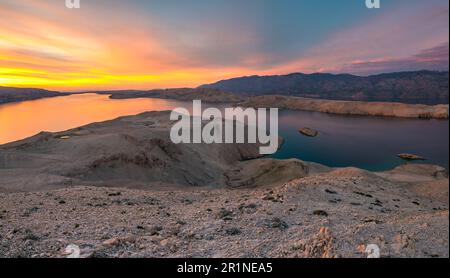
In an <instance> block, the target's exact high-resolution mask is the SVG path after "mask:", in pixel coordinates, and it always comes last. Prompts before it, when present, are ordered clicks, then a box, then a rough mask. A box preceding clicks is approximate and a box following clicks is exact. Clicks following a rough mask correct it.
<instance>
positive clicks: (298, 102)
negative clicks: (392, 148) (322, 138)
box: [239, 95, 449, 119]
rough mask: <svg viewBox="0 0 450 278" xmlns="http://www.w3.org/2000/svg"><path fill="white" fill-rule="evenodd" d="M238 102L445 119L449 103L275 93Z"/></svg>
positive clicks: (313, 109) (330, 111)
mask: <svg viewBox="0 0 450 278" xmlns="http://www.w3.org/2000/svg"><path fill="white" fill-rule="evenodd" d="M239 105H242V106H247V107H278V108H280V109H290V110H303V111H314V112H322V113H330V114H339V115H352V116H378V117H397V118H418V119H448V115H449V113H448V112H449V106H448V105H447V104H439V105H423V104H404V103H395V102H363V101H342V100H325V99H311V98H301V97H290V96H275V95H270V96H257V97H251V98H249V99H248V100H247V101H245V102H242V103H240V104H239Z"/></svg>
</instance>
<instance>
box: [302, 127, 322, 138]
mask: <svg viewBox="0 0 450 278" xmlns="http://www.w3.org/2000/svg"><path fill="white" fill-rule="evenodd" d="M298 131H299V132H300V133H301V134H303V135H305V136H308V137H316V136H317V135H319V132H318V131H317V130H313V129H311V128H307V127H305V128H301V129H299V130H298Z"/></svg>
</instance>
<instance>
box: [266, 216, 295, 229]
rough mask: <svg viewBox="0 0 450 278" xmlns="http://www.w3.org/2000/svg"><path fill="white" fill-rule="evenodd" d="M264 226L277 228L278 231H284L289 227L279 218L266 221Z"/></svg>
mask: <svg viewBox="0 0 450 278" xmlns="http://www.w3.org/2000/svg"><path fill="white" fill-rule="evenodd" d="M266 226H267V227H269V228H278V229H280V230H285V229H287V228H289V225H288V224H287V223H286V222H284V221H283V220H282V219H281V218H278V217H274V218H272V219H270V220H267V221H266Z"/></svg>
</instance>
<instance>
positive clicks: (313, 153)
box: [273, 111, 449, 171]
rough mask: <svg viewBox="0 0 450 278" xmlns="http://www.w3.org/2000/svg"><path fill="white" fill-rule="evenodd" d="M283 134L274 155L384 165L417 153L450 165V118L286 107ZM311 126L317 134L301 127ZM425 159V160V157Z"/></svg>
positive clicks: (375, 168)
mask: <svg viewBox="0 0 450 278" xmlns="http://www.w3.org/2000/svg"><path fill="white" fill-rule="evenodd" d="M279 123H280V134H281V135H282V136H283V137H284V138H285V139H286V142H285V144H284V145H283V146H282V148H281V150H279V151H278V152H277V153H276V154H275V155H273V157H275V158H300V159H302V160H306V161H314V162H318V163H321V164H324V165H328V166H332V167H344V166H357V167H359V168H363V169H368V170H373V171H378V170H386V169H391V168H393V167H395V166H398V165H400V164H402V163H404V161H403V160H401V159H400V158H398V157H397V156H396V155H397V154H399V153H413V154H417V155H421V156H423V157H426V158H428V161H426V163H433V164H438V165H441V166H445V167H446V168H448V160H449V159H448V157H449V148H448V145H449V143H448V140H449V122H448V121H447V120H411V119H392V118H378V117H350V116H337V115H328V114H323V113H316V112H303V111H282V112H280V119H279ZM302 127H310V128H313V129H315V130H317V131H319V136H317V137H315V138H310V137H306V136H304V135H302V134H300V133H299V132H298V129H299V128H302ZM422 163H423V162H422Z"/></svg>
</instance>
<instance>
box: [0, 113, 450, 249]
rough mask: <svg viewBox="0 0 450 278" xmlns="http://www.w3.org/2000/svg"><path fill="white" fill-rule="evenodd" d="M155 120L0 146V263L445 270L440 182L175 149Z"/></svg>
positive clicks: (246, 152)
mask: <svg viewBox="0 0 450 278" xmlns="http://www.w3.org/2000/svg"><path fill="white" fill-rule="evenodd" d="M168 118H169V117H168V114H167V112H151V113H143V114H140V115H137V116H131V117H122V118H119V119H116V120H112V121H107V122H103V123H95V124H91V125H87V126H84V127H80V128H77V129H73V130H69V131H65V132H59V133H41V134H39V135H37V136H34V137H31V138H28V139H25V140H22V141H18V142H14V143H11V144H6V145H2V146H0V177H1V178H0V188H1V189H0V190H1V192H2V193H0V257H66V256H67V255H68V254H67V253H65V250H66V247H67V246H69V245H70V244H75V245H77V246H79V247H80V248H81V256H82V257H327V258H335V257H366V256H367V254H366V253H365V250H366V247H367V246H368V245H369V244H377V245H378V246H379V247H380V251H381V255H382V256H383V257H448V256H449V245H448V237H449V236H448V235H449V218H448V217H449V215H448V173H447V171H446V170H445V169H443V168H440V167H438V166H432V165H421V164H405V165H403V166H400V167H398V168H396V169H393V170H392V171H388V172H383V173H371V172H367V171H363V170H360V169H355V168H344V169H330V168H327V167H325V166H321V165H317V164H314V163H308V162H303V161H299V160H295V159H292V160H274V159H266V158H260V157H259V155H258V146H257V145H256V144H251V145H244V144H228V145H219V144H215V145H204V144H197V145H190V144H184V145H174V144H172V143H170V141H169V139H168V130H169V129H168V127H169V126H170V125H169V124H170V123H169V121H168Z"/></svg>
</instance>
